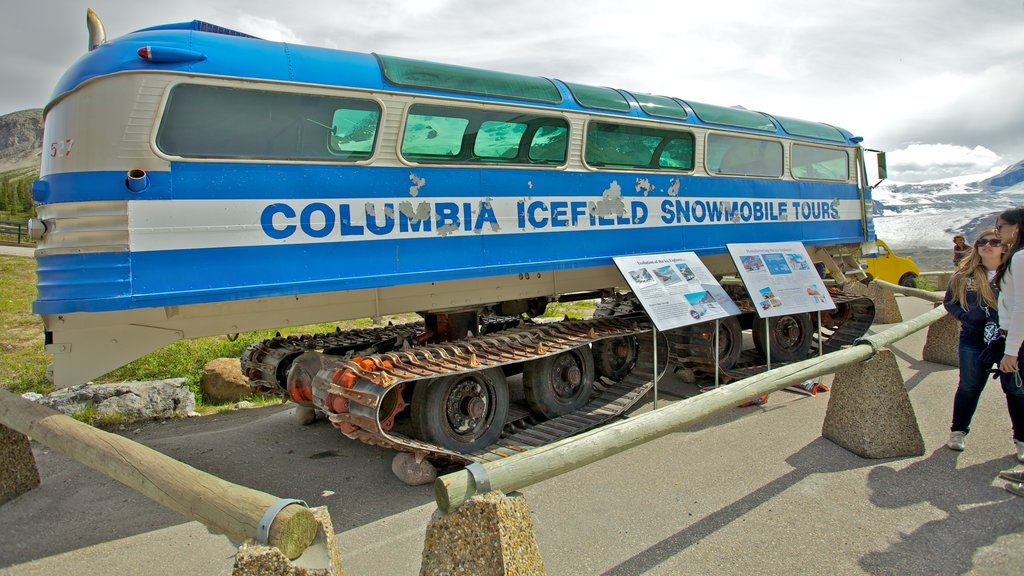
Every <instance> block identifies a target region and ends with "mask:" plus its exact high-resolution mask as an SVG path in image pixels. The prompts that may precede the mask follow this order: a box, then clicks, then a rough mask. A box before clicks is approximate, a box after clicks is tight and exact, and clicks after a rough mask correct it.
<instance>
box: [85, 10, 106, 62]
mask: <svg viewBox="0 0 1024 576" xmlns="http://www.w3.org/2000/svg"><path fill="white" fill-rule="evenodd" d="M85 25H86V26H87V27H88V28H89V51H90V52H92V51H93V50H95V49H96V48H97V47H99V45H100V44H106V43H107V31H106V30H104V29H103V22H100V17H99V16H97V15H96V13H95V12H93V11H92V8H88V9H87V10H86V13H85Z"/></svg>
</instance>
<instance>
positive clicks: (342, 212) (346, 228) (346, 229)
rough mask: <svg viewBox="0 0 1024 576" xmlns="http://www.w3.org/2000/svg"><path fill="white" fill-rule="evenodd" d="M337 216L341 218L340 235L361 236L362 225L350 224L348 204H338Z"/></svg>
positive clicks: (350, 217)
mask: <svg viewBox="0 0 1024 576" xmlns="http://www.w3.org/2000/svg"><path fill="white" fill-rule="evenodd" d="M338 216H340V220H341V235H342V236H362V235H363V227H362V226H356V225H354V224H352V215H351V214H350V208H349V205H348V204H339V205H338Z"/></svg>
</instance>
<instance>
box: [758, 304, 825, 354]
mask: <svg viewBox="0 0 1024 576" xmlns="http://www.w3.org/2000/svg"><path fill="white" fill-rule="evenodd" d="M751 331H752V332H753V335H754V347H755V348H756V349H757V351H758V352H760V353H761V355H762V356H765V355H766V349H767V346H766V345H765V325H764V319H762V318H757V319H755V320H754V325H753V327H752V330H751ZM768 334H769V335H770V337H771V361H772V362H795V361H797V360H803V359H805V358H807V354H808V353H809V352H810V350H811V341H812V339H813V337H814V329H813V328H812V326H811V316H810V314H806V313H804V314H787V315H785V316H776V317H774V318H769V319H768Z"/></svg>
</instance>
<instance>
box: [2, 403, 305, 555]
mask: <svg viewBox="0 0 1024 576" xmlns="http://www.w3.org/2000/svg"><path fill="white" fill-rule="evenodd" d="M0 424H3V425H4V426H7V427H8V428H11V429H13V430H16V431H17V432H20V433H22V434H24V435H26V436H28V437H30V438H32V439H33V440H35V441H36V442H39V443H40V444H43V445H44V446H47V447H49V448H50V449H52V450H55V451H57V452H60V453H61V454H63V455H65V456H67V457H69V458H73V459H75V460H77V461H79V462H81V463H82V464H85V465H86V466H89V467H90V468H93V469H95V470H98V471H100V472H102V473H104V474H106V475H108V476H110V477H111V478H113V479H115V480H117V481H118V482H121V483H122V484H124V485H126V486H128V487H129V488H133V489H135V490H137V491H139V492H141V493H142V494H144V495H146V496H148V497H149V498H151V499H153V500H155V501H156V502H158V503H159V504H162V505H163V506H166V507H167V508H170V509H171V510H174V511H176V512H178V513H180V514H181V515H183V516H185V517H187V518H190V519H193V520H198V521H199V522H202V523H203V524H205V525H206V526H208V527H209V528H212V529H214V530H216V531H218V532H221V533H223V534H226V535H227V536H228V537H230V538H232V539H234V540H237V541H241V540H244V539H246V538H254V539H255V538H256V537H257V534H259V532H260V524H261V522H264V523H265V522H269V523H270V525H269V535H268V538H267V541H268V543H269V544H270V545H271V546H275V547H277V548H278V549H279V550H280V551H281V552H282V553H284V554H285V555H286V556H288V558H291V559H294V558H298V557H299V556H300V555H301V554H302V552H303V551H304V550H305V549H306V548H308V547H309V545H310V544H311V543H312V542H313V538H314V537H315V536H316V530H317V523H316V519H315V518H314V517H313V513H312V512H310V510H309V509H308V508H306V507H305V506H302V505H300V504H295V503H291V504H288V505H286V506H284V508H282V509H281V510H280V511H278V512H277V514H276V515H274V516H270V518H268V519H267V520H264V516H265V515H268V514H267V511H268V510H270V509H271V507H274V506H275V505H278V504H282V503H283V502H284V501H282V499H281V498H278V497H277V496H271V495H270V494H267V493H266V492H260V491H258V490H253V489H251V488H246V487H245V486H239V485H237V484H232V483H231V482H228V481H226V480H221V479H220V478H217V477H216V476H213V475H211V474H207V473H206V472H203V471H201V470H197V469H195V468H193V467H191V466H189V465H187V464H184V463H182V462H178V461H177V460H175V459H173V458H170V457H169V456H165V455H163V454H161V453H160V452H157V451H156V450H153V449H152V448H148V447H146V446H143V445H141V444H138V443H136V442H132V441H131V440H129V439H127V438H124V437H122V436H118V435H117V434H111V433H109V432H104V431H103V430H99V429H97V428H93V427H92V426H89V425H88V424H83V423H81V422H79V421H77V420H75V419H73V418H70V417H68V416H64V415H63V414H61V413H59V412H57V411H55V410H51V409H50V408H47V407H46V406H42V405H40V404H37V403H35V402H31V401H29V400H25V399H23V398H21V397H19V396H17V395H15V394H12V393H10V392H8V391H7V390H3V389H0ZM268 516H269V515H268ZM264 532H265V530H264Z"/></svg>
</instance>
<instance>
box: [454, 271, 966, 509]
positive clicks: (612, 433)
mask: <svg viewBox="0 0 1024 576" xmlns="http://www.w3.org/2000/svg"><path fill="white" fill-rule="evenodd" d="M919 292H925V293H926V294H929V298H931V297H933V296H934V294H933V293H929V292H926V291H924V290H919ZM939 299H941V295H940V296H939ZM945 314H946V310H945V309H944V308H943V307H941V306H939V307H937V308H935V309H934V310H931V311H928V312H926V313H924V314H922V315H920V316H918V317H917V318H914V319H912V320H910V321H907V322H903V323H901V324H897V325H895V326H893V327H892V328H889V329H887V330H885V331H884V332H880V333H878V334H875V335H873V336H870V337H866V338H861V339H859V340H857V343H856V344H857V345H855V346H851V347H849V348H845V349H843V350H839V351H836V352H832V353H829V354H826V355H824V356H820V357H815V358H810V359H807V360H803V361H801V362H796V363H793V364H788V365H786V366H782V367H780V368H776V369H774V370H770V371H768V372H764V373H762V374H758V375H756V376H752V377H750V378H745V379H743V380H740V381H738V382H734V383H732V384H729V385H727V386H723V387H721V388H717V389H715V390H711V391H709V392H705V393H703V394H700V395H698V396H695V397H693V398H688V399H686V400H681V401H679V402H676V403H674V404H671V405H670V406H667V407H665V408H661V409H659V410H656V411H652V412H647V413H644V414H640V415H638V416H634V417H632V418H630V419H628V420H620V421H618V422H614V423H612V424H609V425H607V426H603V427H601V428H598V429H596V430H592V431H590V432H585V433H583V434H580V435H578V436H572V437H570V438H566V439H564V440H560V441H558V442H555V443H553V444H549V445H547V446H543V447H540V448H535V449H533V450H529V451H527V452H523V453H521V454H516V455H514V456H509V457H508V458H503V459H501V460H497V461H495V462H487V463H485V464H482V465H481V466H482V467H483V473H484V474H486V476H487V479H488V480H489V482H490V488H491V489H493V490H500V491H502V492H504V493H506V494H508V493H509V492H512V491H515V490H519V489H520V488H525V487H526V486H529V485H531V484H535V483H537V482H540V481H542V480H547V479H548V478H553V477H555V476H558V475H560V474H564V473H566V472H569V471H572V470H575V469H577V468H580V467H582V466H585V465H586V464H590V463H592V462H596V461H598V460H601V459H603V458H607V457H609V456H612V455H614V454H618V453H619V452H622V451H624V450H628V449H629V448H632V447H634V446H638V445H640V444H644V443H646V442H650V441H651V440H654V439H656V438H660V437H661V436H664V435H666V434H670V433H672V432H676V431H678V430H680V429H682V428H685V427H687V426H690V425H692V424H695V423H697V422H699V421H701V420H703V419H705V418H708V417H710V416H712V415H714V414H717V413H719V412H722V411H724V410H727V409H730V408H733V407H735V406H737V405H739V404H741V403H743V402H745V401H747V400H751V399H754V398H758V397H760V396H761V395H763V394H769V393H772V392H777V391H779V390H782V389H784V388H786V387H788V386H792V385H794V384H797V383H800V382H803V381H805V380H808V379H811V378H814V377H817V376H822V375H824V374H831V373H833V372H835V371H837V370H839V369H840V368H843V367H846V366H850V365H853V364H856V363H858V362H863V361H865V360H867V359H868V358H870V357H871V356H873V355H874V354H875V352H876V351H877V350H879V349H881V348H884V347H885V346H888V345H890V344H892V343H893V342H896V341H897V340H901V339H903V338H905V337H907V336H908V335H910V334H913V333H914V332H917V331H918V330H921V329H923V328H926V327H928V326H929V325H931V324H932V323H934V322H936V321H937V320H939V319H940V318H942V317H943V316H944V315H945ZM476 493H477V486H476V484H475V481H474V477H473V475H472V473H471V472H470V471H469V470H465V469H463V470H459V471H457V472H453V473H451V474H446V475H444V476H440V477H438V478H437V480H435V482H434V497H435V500H436V501H437V507H438V509H439V510H441V511H442V512H443V513H445V514H448V513H451V512H452V511H454V510H456V509H457V508H458V507H459V506H461V505H462V503H463V502H465V501H466V500H467V499H468V498H470V497H472V496H473V495H474V494H476Z"/></svg>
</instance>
